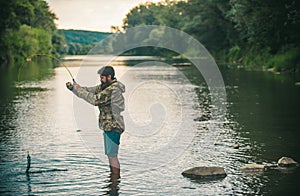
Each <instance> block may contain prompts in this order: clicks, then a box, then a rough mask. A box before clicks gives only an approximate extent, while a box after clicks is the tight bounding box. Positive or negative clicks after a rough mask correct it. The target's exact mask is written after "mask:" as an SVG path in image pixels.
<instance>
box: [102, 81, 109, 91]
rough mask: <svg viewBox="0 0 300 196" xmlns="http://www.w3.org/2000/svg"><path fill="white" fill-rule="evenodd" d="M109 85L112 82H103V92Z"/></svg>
mask: <svg viewBox="0 0 300 196" xmlns="http://www.w3.org/2000/svg"><path fill="white" fill-rule="evenodd" d="M109 85H110V82H108V81H106V82H101V90H104V89H106V88H107V87H108V86H109Z"/></svg>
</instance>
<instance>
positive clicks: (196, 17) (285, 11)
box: [123, 0, 300, 70]
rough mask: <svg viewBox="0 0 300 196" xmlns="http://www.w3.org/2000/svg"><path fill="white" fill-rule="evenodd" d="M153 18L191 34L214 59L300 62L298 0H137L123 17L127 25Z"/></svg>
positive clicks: (283, 65)
mask: <svg viewBox="0 0 300 196" xmlns="http://www.w3.org/2000/svg"><path fill="white" fill-rule="evenodd" d="M153 24H154V25H166V26H169V27H173V28H177V29H180V30H183V31H185V32H186V33H188V34H190V35H192V36H193V37H194V38H196V39H197V40H199V41H200V42H201V43H202V44H203V45H204V46H205V47H206V48H207V49H208V50H209V51H210V52H211V54H213V55H214V57H215V58H216V59H217V61H228V63H237V64H242V65H243V66H247V67H254V68H257V67H260V68H262V67H264V66H268V67H273V66H274V68H276V69H278V70H285V69H293V70H294V67H297V65H298V64H299V58H298V57H297V53H296V52H295V51H298V50H297V48H300V34H299V33H298V32H299V30H300V2H299V1H295V0H282V1H276V0H264V1H262V0H243V1H241V0H223V1H220V0H186V1H162V2H160V3H146V4H140V5H138V6H136V7H135V8H132V9H131V10H130V11H129V13H128V14H127V15H126V17H125V19H124V20H123V28H124V30H125V31H126V30H127V29H128V28H130V27H135V26H139V25H153ZM157 38H159V36H158V37H157ZM295 48H296V49H295ZM283 51H284V52H283Z"/></svg>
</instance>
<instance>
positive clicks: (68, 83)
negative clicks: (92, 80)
mask: <svg viewBox="0 0 300 196" xmlns="http://www.w3.org/2000/svg"><path fill="white" fill-rule="evenodd" d="M66 86H67V88H68V89H69V90H70V91H72V90H73V88H74V85H73V84H72V83H71V82H67V83H66Z"/></svg>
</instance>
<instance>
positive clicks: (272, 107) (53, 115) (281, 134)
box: [0, 59, 300, 195]
mask: <svg viewBox="0 0 300 196" xmlns="http://www.w3.org/2000/svg"><path fill="white" fill-rule="evenodd" d="M144 60H145V59H144ZM136 62H138V61H137V59H135V63H136ZM73 64H74V62H73ZM118 64H119V66H116V73H117V77H118V78H119V79H120V80H121V81H122V82H123V83H124V84H125V85H126V87H127V92H126V93H125V98H126V112H125V113H124V117H125V122H126V125H127V130H126V132H125V133H124V134H123V135H122V138H121V145H120V155H119V157H120V162H121V167H122V168H121V176H122V177H121V179H114V178H112V177H111V176H110V174H109V169H108V164H107V160H106V157H105V156H104V155H103V153H104V152H103V148H102V146H103V143H102V132H101V131H100V130H98V128H97V122H96V121H97V113H98V112H97V109H95V108H93V107H92V106H89V105H88V104H86V103H84V102H83V101H81V100H78V99H77V98H75V97H74V96H73V95H72V94H71V93H70V92H69V91H68V90H67V89H66V88H65V83H66V82H67V81H69V80H70V76H69V75H68V73H67V71H66V70H65V69H64V68H63V67H57V68H55V69H53V68H52V66H51V65H49V64H48V63H44V64H43V63H42V64H40V66H36V65H35V64H34V63H32V65H29V66H27V67H26V68H24V71H23V72H22V83H21V88H20V94H19V93H18V88H17V69H16V68H15V69H13V68H12V69H11V70H7V69H2V70H1V73H0V74H1V77H0V82H1V83H0V87H1V97H0V101H1V102H0V166H1V167H0V194H1V195H27V194H28V195H63V194H65V195H283V194H293V195H295V194H297V193H298V192H299V191H300V187H299V186H298V184H299V180H300V171H299V169H296V170H293V171H285V170H284V171H279V170H269V171H266V172H264V173H244V172H242V171H240V170H239V168H240V167H241V166H243V165H244V164H246V163H263V164H274V163H276V162H277V160H278V159H279V158H280V157H282V156H289V157H292V158H293V159H295V160H296V161H300V148H299V141H300V114H299V108H300V101H299V100H300V87H299V86H295V82H297V81H300V78H299V77H297V76H295V75H276V74H272V73H264V72H254V71H245V70H236V69H228V68H224V67H222V69H221V72H222V75H223V78H224V83H225V87H226V93H227V114H226V118H225V120H224V121H213V120H207V121H201V122H198V121H194V119H195V118H197V117H200V116H203V115H204V116H209V115H210V112H209V110H210V108H211V107H213V106H211V103H210V97H209V92H208V90H207V86H206V84H205V82H204V81H203V80H202V77H200V76H199V73H198V72H197V71H196V69H195V68H193V67H182V68H179V69H177V68H175V67H172V66H167V65H166V64H164V63H159V62H156V61H153V62H147V63H144V61H141V62H139V66H122V65H120V62H118ZM97 69H98V67H95V66H85V67H84V68H82V67H81V68H79V67H72V68H70V70H71V72H72V73H73V74H74V75H76V73H78V75H77V79H78V82H79V83H80V84H83V85H93V84H95V83H96V82H97V81H98V76H97V75H96V74H94V75H93V74H92V73H96V71H97ZM87 73H88V74H87ZM186 77H187V78H186ZM84 111H86V112H87V114H91V111H92V115H91V116H89V115H85V113H84ZM78 112H79V114H78ZM81 112H82V113H81ZM212 125H213V126H212ZM210 127H213V128H210ZM234 143H238V144H239V145H240V148H239V149H234V148H233V147H232V146H231V145H232V144H234ZM27 151H29V152H30V154H31V158H32V164H31V171H32V173H30V174H29V175H26V173H25V171H26V162H27V160H26V156H27ZM195 166H222V167H224V168H225V171H226V172H227V174H228V175H227V177H226V178H224V179H223V180H215V181H195V180H190V179H187V178H185V177H183V176H182V175H181V172H182V171H183V170H185V169H188V168H190V167H195Z"/></svg>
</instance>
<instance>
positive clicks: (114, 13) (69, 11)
mask: <svg viewBox="0 0 300 196" xmlns="http://www.w3.org/2000/svg"><path fill="white" fill-rule="evenodd" d="M160 1H161V0H151V1H150V0H46V2H48V4H49V6H50V9H51V10H52V12H54V13H55V14H56V16H57V17H58V20H57V21H56V24H57V27H58V28H59V29H81V30H91V31H102V32H110V27H111V26H112V25H113V26H122V21H123V19H124V18H125V16H126V14H127V13H128V12H129V10H130V9H131V8H133V7H135V6H137V5H139V4H140V3H145V2H160Z"/></svg>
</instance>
